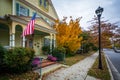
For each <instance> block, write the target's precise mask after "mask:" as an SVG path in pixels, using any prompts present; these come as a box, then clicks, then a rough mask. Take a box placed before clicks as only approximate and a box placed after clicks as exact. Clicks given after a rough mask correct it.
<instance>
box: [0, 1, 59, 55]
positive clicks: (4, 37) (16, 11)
mask: <svg viewBox="0 0 120 80" xmlns="http://www.w3.org/2000/svg"><path fill="white" fill-rule="evenodd" d="M35 12H37V17H36V19H35V30H34V38H32V36H27V37H23V38H22V37H21V35H22V32H23V30H24V29H25V27H26V25H27V23H28V22H29V21H30V19H31V17H32V15H33V14H34V13H35ZM57 19H58V15H57V13H56V11H55V9H54V7H53V4H52V2H51V0H0V44H1V45H3V46H5V47H9V48H12V47H32V44H33V48H34V49H35V51H36V55H40V54H41V48H42V46H44V45H48V46H50V49H52V47H55V35H56V31H55V30H54V29H53V24H54V21H55V20H57Z"/></svg>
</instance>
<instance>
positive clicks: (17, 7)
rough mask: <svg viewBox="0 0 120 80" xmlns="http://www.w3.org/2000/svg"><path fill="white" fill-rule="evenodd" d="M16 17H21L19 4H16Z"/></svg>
mask: <svg viewBox="0 0 120 80" xmlns="http://www.w3.org/2000/svg"><path fill="white" fill-rule="evenodd" d="M16 15H18V16H19V3H16Z"/></svg>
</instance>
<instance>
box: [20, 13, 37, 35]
mask: <svg viewBox="0 0 120 80" xmlns="http://www.w3.org/2000/svg"><path fill="white" fill-rule="evenodd" d="M35 18H36V13H34V15H33V17H32V18H31V20H30V22H29V23H28V24H27V26H26V28H25V29H24V31H23V33H22V37H23V36H27V35H31V34H33V33H34V25H35Z"/></svg>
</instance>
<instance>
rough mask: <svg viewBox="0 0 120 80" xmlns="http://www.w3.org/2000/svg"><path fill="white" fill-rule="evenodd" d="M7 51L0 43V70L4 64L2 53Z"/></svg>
mask: <svg viewBox="0 0 120 80" xmlns="http://www.w3.org/2000/svg"><path fill="white" fill-rule="evenodd" d="M6 53H7V49H5V48H4V47H3V46H1V45H0V71H1V70H3V68H4V66H5V64H4V55H5V54H6Z"/></svg>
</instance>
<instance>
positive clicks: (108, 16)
mask: <svg viewBox="0 0 120 80" xmlns="http://www.w3.org/2000/svg"><path fill="white" fill-rule="evenodd" d="M52 3H53V5H54V7H55V9H56V12H57V14H58V16H59V19H60V20H61V19H63V16H65V17H69V16H72V17H73V18H74V19H76V18H78V17H81V16H82V19H81V21H80V24H81V27H82V28H84V29H87V27H89V25H90V22H88V21H91V20H92V18H93V17H94V15H96V14H95V10H96V9H97V8H98V6H101V7H103V8H104V11H103V14H102V17H104V18H103V20H109V21H108V22H111V23H114V22H117V21H119V23H117V25H119V26H120V0H52Z"/></svg>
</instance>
